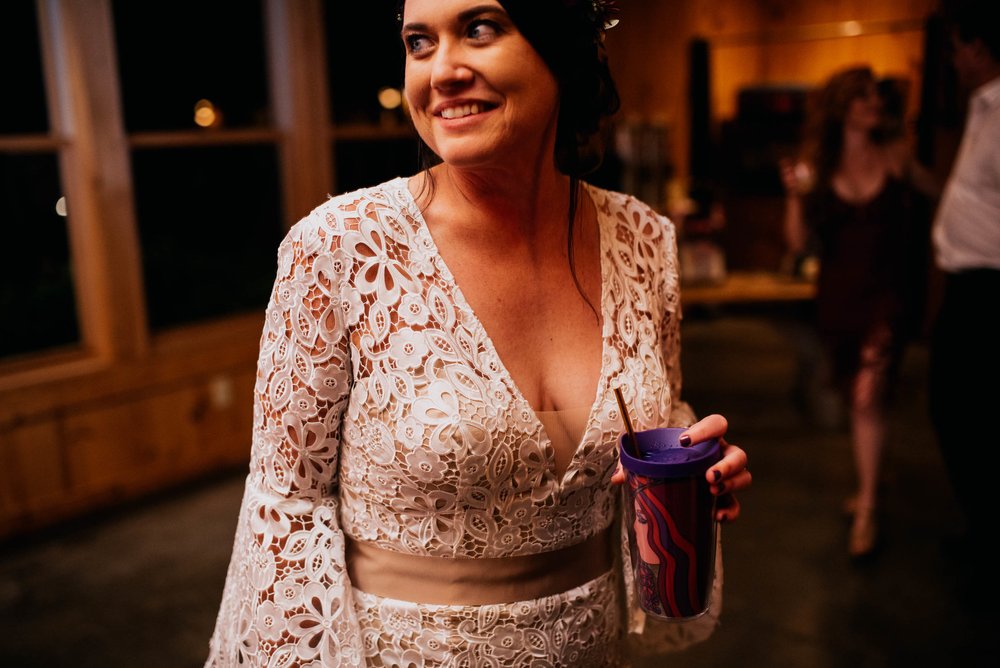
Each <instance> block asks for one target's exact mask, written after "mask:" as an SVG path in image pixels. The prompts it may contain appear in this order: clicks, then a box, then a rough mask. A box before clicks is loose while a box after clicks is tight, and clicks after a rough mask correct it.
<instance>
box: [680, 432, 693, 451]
mask: <svg viewBox="0 0 1000 668" xmlns="http://www.w3.org/2000/svg"><path fill="white" fill-rule="evenodd" d="M677 442H678V443H680V444H681V447H682V448H689V447H691V437H690V436H688V435H687V434H684V435H683V436H681V437H680V438H678V439H677Z"/></svg>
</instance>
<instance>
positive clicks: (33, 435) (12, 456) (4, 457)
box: [0, 419, 69, 534]
mask: <svg viewBox="0 0 1000 668" xmlns="http://www.w3.org/2000/svg"><path fill="white" fill-rule="evenodd" d="M61 436H62V430H61V428H60V424H59V421H58V419H50V420H46V421H45V422H40V423H35V424H28V425H24V426H22V427H19V428H17V429H13V430H11V431H8V432H7V433H5V434H4V435H3V437H2V438H0V534H2V526H3V525H4V523H5V522H10V521H13V520H14V518H23V517H26V516H28V517H30V516H33V515H43V514H44V512H45V509H46V507H47V506H49V505H51V504H52V503H53V502H56V503H58V502H59V501H60V500H61V499H63V498H64V497H65V496H66V494H67V493H68V492H69V480H68V479H67V475H66V469H65V466H64V463H65V459H64V457H63V447H64V443H63V439H62V438H61ZM21 521H23V519H22V520H21Z"/></svg>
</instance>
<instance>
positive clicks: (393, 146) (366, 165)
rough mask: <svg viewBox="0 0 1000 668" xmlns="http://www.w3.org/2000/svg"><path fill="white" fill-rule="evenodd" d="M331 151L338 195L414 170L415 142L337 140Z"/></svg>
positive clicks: (415, 160) (413, 171) (406, 140)
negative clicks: (332, 151) (334, 164)
mask: <svg viewBox="0 0 1000 668" xmlns="http://www.w3.org/2000/svg"><path fill="white" fill-rule="evenodd" d="M334 151H335V153H334V155H335V159H336V162H337V190H338V191H339V192H349V191H351V190H355V189H357V188H364V187H367V186H373V185H376V184H378V183H382V182H383V181H388V180H389V179H391V178H394V177H396V176H409V175H411V174H414V173H416V172H417V169H418V167H417V140H416V139H382V140H378V141H371V140H369V141H339V142H336V145H335V146H334Z"/></svg>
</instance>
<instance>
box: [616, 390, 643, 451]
mask: <svg viewBox="0 0 1000 668" xmlns="http://www.w3.org/2000/svg"><path fill="white" fill-rule="evenodd" d="M615 398H616V399H618V409H619V410H621V412H622V421H624V422H625V431H626V432H627V433H628V440H629V443H631V445H632V447H631V448H629V449H630V450H631V451H632V452H631V453H630V454H631V455H632V456H633V457H635V458H636V459H640V458H641V457H642V456H641V455H640V454H639V441H637V440H636V438H635V429H633V428H632V419H631V418H630V417H629V416H628V408H626V407H625V397H623V396H622V390H621V388H620V387H616V388H615Z"/></svg>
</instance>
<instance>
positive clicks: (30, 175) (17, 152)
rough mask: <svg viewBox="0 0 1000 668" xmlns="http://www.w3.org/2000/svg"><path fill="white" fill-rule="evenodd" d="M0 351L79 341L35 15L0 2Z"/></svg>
mask: <svg viewBox="0 0 1000 668" xmlns="http://www.w3.org/2000/svg"><path fill="white" fill-rule="evenodd" d="M0 79H2V80H3V82H4V89H5V90H4V94H5V98H6V99H5V101H4V104H3V107H2V109H0V235H3V236H2V238H3V242H2V243H0V314H2V316H0V318H2V320H3V323H4V324H3V327H0V358H11V357H17V356H20V355H24V354H27V353H35V352H40V351H44V350H48V349H52V348H59V347H63V346H68V345H73V344H76V343H78V342H79V339H80V330H79V325H78V322H77V312H76V296H75V293H74V283H73V263H72V256H71V253H70V245H69V238H68V228H67V220H68V219H67V207H66V201H65V199H64V198H63V197H62V191H61V186H60V178H59V162H58V148H59V142H58V141H57V140H56V139H55V138H54V137H52V136H50V133H49V117H48V110H47V108H46V99H45V85H44V82H45V79H44V76H43V68H42V59H41V49H40V44H39V31H38V17H37V15H36V12H35V4H34V2H32V1H31V0H15V1H13V2H5V3H0Z"/></svg>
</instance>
